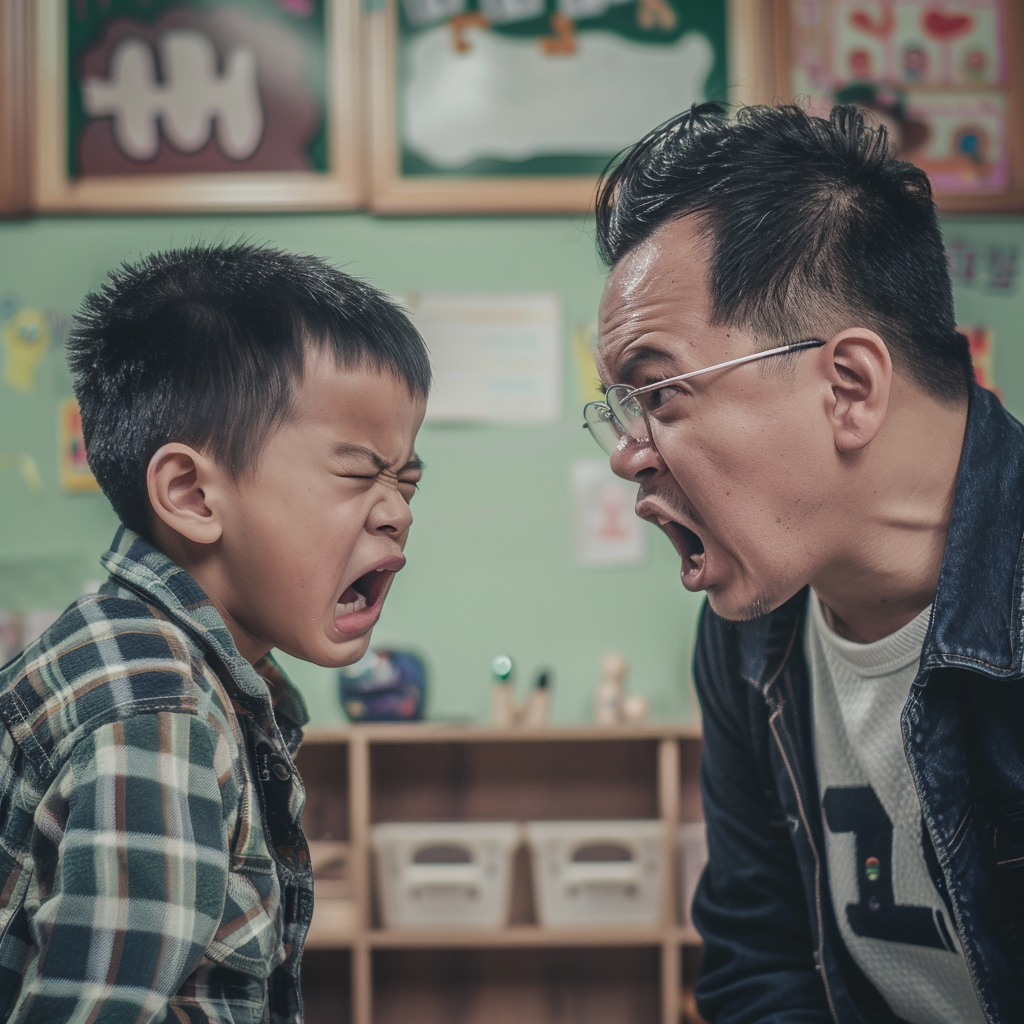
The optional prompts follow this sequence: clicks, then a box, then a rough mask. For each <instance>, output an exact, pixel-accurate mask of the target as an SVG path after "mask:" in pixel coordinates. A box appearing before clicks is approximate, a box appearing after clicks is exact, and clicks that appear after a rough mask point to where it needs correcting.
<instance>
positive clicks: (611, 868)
mask: <svg viewBox="0 0 1024 1024" xmlns="http://www.w3.org/2000/svg"><path fill="white" fill-rule="evenodd" d="M639 881H640V864H639V863H638V862H637V861H635V860H630V861H616V860H609V861H583V862H579V861H577V862H573V863H569V864H566V865H565V867H564V868H563V869H562V884H563V885H636V884H637V883H639Z"/></svg>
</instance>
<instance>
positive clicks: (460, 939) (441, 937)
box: [370, 925, 681, 949]
mask: <svg viewBox="0 0 1024 1024" xmlns="http://www.w3.org/2000/svg"><path fill="white" fill-rule="evenodd" d="M677 932H679V933H680V934H681V930H680V929H668V930H666V929H664V928H627V927H615V928H612V927H590V928H540V927H537V926H536V925H519V926H516V925H513V926H512V927H509V928H500V929H484V928H480V929H476V930H472V929H468V928H402V929H399V928H377V929H374V930H373V931H371V932H370V945H371V946H374V947H375V948H378V949H433V948H440V947H449V948H450V947H456V946H458V947H465V948H470V947H472V948H481V949H483V948H494V949H514V948H524V947H542V946H551V947H562V946H580V947H600V946H652V945H657V944H659V943H661V942H663V941H665V940H666V939H668V940H669V941H674V940H675V938H676V933H677Z"/></svg>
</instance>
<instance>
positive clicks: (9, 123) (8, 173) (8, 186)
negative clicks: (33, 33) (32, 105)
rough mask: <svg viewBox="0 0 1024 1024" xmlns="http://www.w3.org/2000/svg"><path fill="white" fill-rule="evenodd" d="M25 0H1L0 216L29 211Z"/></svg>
mask: <svg viewBox="0 0 1024 1024" xmlns="http://www.w3.org/2000/svg"><path fill="white" fill-rule="evenodd" d="M28 21H29V7H28V0H0V217H3V216H7V217H10V216H19V215H23V214H26V213H28V211H29V207H30V188H29V173H30V154H29V137H30V136H29V120H28V118H29V71H30V60H29V58H30V48H29V27H28Z"/></svg>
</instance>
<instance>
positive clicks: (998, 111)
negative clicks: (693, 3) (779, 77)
mask: <svg viewBox="0 0 1024 1024" xmlns="http://www.w3.org/2000/svg"><path fill="white" fill-rule="evenodd" d="M790 9H791V11H792V38H791V44H792V45H791V55H792V62H791V76H790V77H791V82H790V85H791V93H792V95H794V96H806V97H808V98H809V100H810V106H811V109H812V111H813V112H815V113H820V114H826V115H827V113H828V111H829V110H830V109H831V107H832V105H833V104H834V103H836V102H841V103H856V104H857V105H858V106H861V107H863V108H865V109H867V110H869V111H871V113H872V114H873V115H874V116H875V117H876V119H877V120H878V121H880V122H881V123H882V124H884V125H885V126H886V127H887V128H888V129H889V132H890V136H891V138H892V139H893V141H894V143H895V145H896V148H897V149H898V150H899V155H900V156H901V157H902V158H903V159H906V160H910V161H912V162H913V163H915V164H917V165H918V166H919V167H921V168H922V169H923V170H925V171H926V172H927V173H928V175H929V177H930V178H931V179H932V182H933V184H934V186H935V188H936V190H937V191H938V192H939V193H946V194H950V193H956V194H961V195H971V194H975V195H985V194H999V193H1004V192H1007V191H1008V190H1010V189H1011V187H1012V184H1013V182H1012V175H1011V163H1010V144H1009V143H1010V140H1009V118H1008V104H1007V95H1008V89H1009V80H1008V71H1007V62H1008V56H1007V51H1006V45H1005V40H1006V3H1005V0H956V2H951V3H935V2H934V0H792V2H791V8H790Z"/></svg>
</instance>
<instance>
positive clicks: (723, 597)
mask: <svg viewBox="0 0 1024 1024" xmlns="http://www.w3.org/2000/svg"><path fill="white" fill-rule="evenodd" d="M706 593H707V598H708V604H709V605H711V610H712V611H713V612H714V613H715V614H716V615H717V616H718V617H719V618H722V619H725V620H726V621H728V622H749V621H750V620H751V619H759V618H761V616H762V615H767V614H768V613H769V612H772V611H774V610H775V609H776V608H778V607H779V605H781V604H783V603H784V602H783V601H776V600H772V599H771V598H768V597H764V596H758V597H755V598H753V599H752V600H747V601H746V602H743V601H742V600H737V599H736V598H732V597H731V596H730V595H729V594H728V593H723V592H722V591H720V590H708V591H706Z"/></svg>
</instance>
